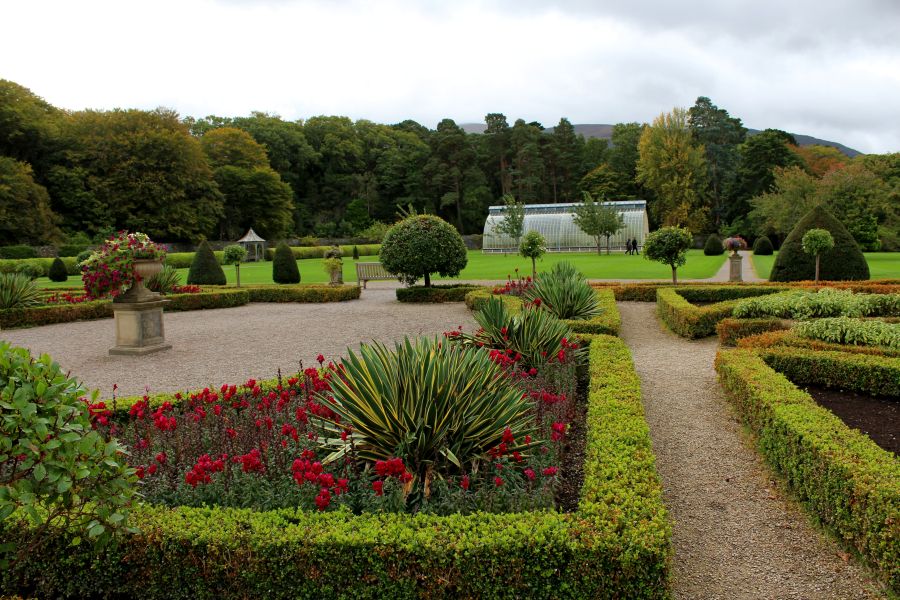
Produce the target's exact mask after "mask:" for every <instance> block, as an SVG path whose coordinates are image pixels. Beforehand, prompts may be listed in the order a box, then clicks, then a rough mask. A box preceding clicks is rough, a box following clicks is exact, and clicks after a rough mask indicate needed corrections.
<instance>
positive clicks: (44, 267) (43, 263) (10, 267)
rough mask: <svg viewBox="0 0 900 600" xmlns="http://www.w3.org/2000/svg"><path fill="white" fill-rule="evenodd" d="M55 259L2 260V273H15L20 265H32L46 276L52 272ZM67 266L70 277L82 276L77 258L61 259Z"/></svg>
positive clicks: (0, 266) (0, 267) (0, 263)
mask: <svg viewBox="0 0 900 600" xmlns="http://www.w3.org/2000/svg"><path fill="white" fill-rule="evenodd" d="M54 260H55V258H22V259H0V273H15V272H16V269H17V268H19V266H20V265H32V266H35V267H37V268H38V269H40V270H41V274H42V275H44V276H46V275H47V273H48V272H49V271H50V265H52V264H53V261H54ZM61 260H62V262H63V264H64V265H65V266H66V272H67V273H68V274H69V275H80V274H81V271H79V270H78V267H77V265H76V261H75V258H74V257H72V256H65V257H62V258H61Z"/></svg>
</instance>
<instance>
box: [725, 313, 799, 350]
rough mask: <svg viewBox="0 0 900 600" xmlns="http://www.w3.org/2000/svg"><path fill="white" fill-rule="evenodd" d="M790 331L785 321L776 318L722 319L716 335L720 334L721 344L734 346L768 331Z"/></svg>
mask: <svg viewBox="0 0 900 600" xmlns="http://www.w3.org/2000/svg"><path fill="white" fill-rule="evenodd" d="M783 329H790V325H788V324H787V323H786V322H785V321H783V320H781V319H776V318H766V319H732V318H731V317H729V318H727V319H722V320H721V321H719V322H718V323H716V333H717V334H719V343H720V344H723V345H725V346H734V345H735V344H737V341H738V340H739V339H741V338H745V337H747V336H751V335H756V334H758V333H764V332H766V331H780V330H783Z"/></svg>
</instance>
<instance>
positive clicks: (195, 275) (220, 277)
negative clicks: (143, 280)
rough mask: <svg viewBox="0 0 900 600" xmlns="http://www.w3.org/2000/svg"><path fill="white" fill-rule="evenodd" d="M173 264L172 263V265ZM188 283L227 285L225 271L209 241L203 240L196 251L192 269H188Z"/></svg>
mask: <svg viewBox="0 0 900 600" xmlns="http://www.w3.org/2000/svg"><path fill="white" fill-rule="evenodd" d="M170 266H171V265H170ZM187 284H188V285H225V271H223V270H222V265H220V264H219V261H218V260H216V255H215V254H213V250H212V247H210V245H209V242H207V241H206V240H203V241H202V242H200V245H199V246H198V247H197V252H195V253H194V260H193V262H191V269H190V271H188V277H187Z"/></svg>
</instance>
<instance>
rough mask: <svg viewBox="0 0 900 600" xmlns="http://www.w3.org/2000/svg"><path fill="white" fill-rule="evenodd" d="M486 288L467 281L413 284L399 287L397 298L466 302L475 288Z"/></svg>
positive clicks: (418, 300)
mask: <svg viewBox="0 0 900 600" xmlns="http://www.w3.org/2000/svg"><path fill="white" fill-rule="evenodd" d="M480 289H486V288H483V287H481V286H479V285H471V284H467V283H460V284H448V285H432V286H431V287H424V286H420V285H413V286H410V287H405V288H397V300H399V301H400V302H429V303H439V302H464V301H465V299H466V295H467V294H469V292H472V291H474V290H480Z"/></svg>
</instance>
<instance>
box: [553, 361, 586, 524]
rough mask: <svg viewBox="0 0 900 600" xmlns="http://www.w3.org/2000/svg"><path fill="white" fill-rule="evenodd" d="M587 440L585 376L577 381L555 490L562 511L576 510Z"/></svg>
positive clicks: (582, 476)
mask: <svg viewBox="0 0 900 600" xmlns="http://www.w3.org/2000/svg"><path fill="white" fill-rule="evenodd" d="M586 442H587V378H582V379H580V380H579V381H578V397H577V399H576V401H575V414H574V415H573V418H572V420H571V421H570V424H569V430H568V431H567V432H566V440H565V444H566V445H565V449H564V450H565V456H564V458H563V460H562V469H561V470H562V475H563V476H562V478H561V479H560V482H559V486H558V487H557V490H556V506H557V507H558V508H559V510H560V511H562V512H574V511H576V510H578V501H579V498H580V496H581V486H582V485H583V484H584V449H585V444H586Z"/></svg>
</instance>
